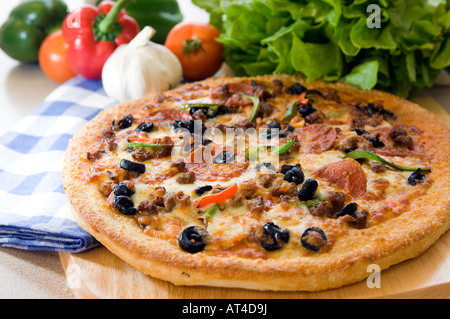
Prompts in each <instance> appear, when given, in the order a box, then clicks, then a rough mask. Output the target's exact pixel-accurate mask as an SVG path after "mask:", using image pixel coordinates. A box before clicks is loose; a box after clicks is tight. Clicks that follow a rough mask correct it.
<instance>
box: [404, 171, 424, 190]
mask: <svg viewBox="0 0 450 319" xmlns="http://www.w3.org/2000/svg"><path fill="white" fill-rule="evenodd" d="M425 178H426V176H425V174H424V173H423V171H422V170H421V169H420V168H418V169H417V170H415V171H414V172H413V173H412V174H411V175H410V176H409V177H408V184H410V185H413V186H414V185H416V184H417V182H419V183H422V182H423V181H425Z"/></svg>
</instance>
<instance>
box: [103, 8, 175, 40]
mask: <svg viewBox="0 0 450 319" xmlns="http://www.w3.org/2000/svg"><path fill="white" fill-rule="evenodd" d="M115 1H116V0H115ZM100 2H101V1H100ZM125 10H126V11H127V14H128V15H129V16H131V17H133V18H134V19H136V21H137V22H138V23H139V26H140V27H141V29H142V28H144V27H145V26H151V27H152V28H153V29H155V30H156V34H155V36H154V37H153V38H152V41H153V42H156V43H160V44H164V42H165V41H166V38H167V35H168V34H169V32H170V30H172V28H173V27H174V26H175V25H176V24H178V23H180V22H181V21H182V20H183V15H182V13H181V11H180V7H179V6H178V2H177V0H136V1H135V2H132V3H130V4H128V5H127V6H126V8H125Z"/></svg>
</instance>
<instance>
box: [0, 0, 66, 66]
mask: <svg viewBox="0 0 450 319" xmlns="http://www.w3.org/2000/svg"><path fill="white" fill-rule="evenodd" d="M67 12H68V9H67V5H66V4H65V3H64V1H62V0H31V1H26V2H23V3H21V4H19V5H18V6H17V7H15V8H14V9H13V10H12V11H11V13H10V15H9V17H8V20H7V21H6V22H5V23H4V24H3V25H2V27H1V28H0V48H1V49H2V50H3V51H4V52H5V53H6V54H7V55H8V56H9V57H11V58H12V59H15V60H18V61H22V62H37V61H38V59H39V48H40V46H41V44H42V42H43V41H44V39H45V38H46V37H47V35H49V34H50V33H52V32H53V31H55V30H56V29H58V28H60V27H61V23H62V22H63V20H64V18H65V17H66V15H67Z"/></svg>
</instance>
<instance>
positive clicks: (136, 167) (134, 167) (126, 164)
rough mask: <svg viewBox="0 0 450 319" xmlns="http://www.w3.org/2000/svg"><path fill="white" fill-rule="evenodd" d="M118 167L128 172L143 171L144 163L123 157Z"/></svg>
mask: <svg viewBox="0 0 450 319" xmlns="http://www.w3.org/2000/svg"><path fill="white" fill-rule="evenodd" d="M120 168H122V169H124V170H126V171H130V172H136V173H141V174H142V173H145V164H142V163H136V162H132V161H129V160H126V159H123V160H122V161H121V162H120Z"/></svg>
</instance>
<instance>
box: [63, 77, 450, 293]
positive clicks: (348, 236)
mask: <svg viewBox="0 0 450 319" xmlns="http://www.w3.org/2000/svg"><path fill="white" fill-rule="evenodd" d="M63 179H64V185H65V190H66V193H67V196H68V199H69V201H70V204H71V206H72V208H73V213H74V215H75V218H76V220H77V221H78V223H79V224H80V226H81V227H82V228H83V229H85V230H86V231H88V232H89V233H91V234H92V235H93V236H94V237H95V238H97V239H98V240H99V241H100V242H101V243H102V244H103V245H104V246H106V247H107V248H108V249H109V250H110V251H111V252H113V253H114V254H116V255H118V256H119V257H120V258H122V259H123V260H124V261H126V262H127V263H129V264H130V265H132V266H134V267H135V268H137V269H139V270H140V271H142V272H143V273H145V274H148V275H151V276H153V277H155V278H159V279H163V280H167V281H170V282H172V283H174V284H177V285H204V286H220V287H240V288H247V289H258V290H286V291H288V290H291V291H292V290H304V291H317V290H324V289H330V288H336V287H340V286H342V285H346V284H351V283H354V282H357V281H360V280H363V279H364V278H366V277H367V276H369V275H370V274H371V272H368V266H370V265H377V266H379V268H380V269H386V268H388V267H389V266H391V265H394V264H396V263H399V262H401V261H404V260H406V259H409V258H412V257H415V256H418V255H419V254H420V253H422V252H423V251H425V250H426V249H427V248H428V247H429V246H430V245H432V244H433V243H434V242H435V241H436V240H437V239H438V238H439V236H441V235H442V234H443V233H444V232H445V231H446V230H447V229H448V228H449V227H450V133H449V130H448V129H447V128H446V127H445V126H444V125H443V124H441V122H440V121H439V120H438V119H437V118H436V117H435V116H434V115H432V114H431V113H429V112H428V111H425V110H424V109H422V108H421V107H419V106H418V105H415V104H413V103H411V102H408V101H406V100H404V99H401V98H399V97H396V96H393V95H390V94H387V93H382V92H379V91H362V90H359V89H356V88H355V87H352V86H350V85H346V84H342V83H336V84H329V83H325V82H321V81H317V82H312V83H308V82H306V81H305V80H304V79H303V78H302V77H295V76H288V75H271V76H261V77H252V78H249V77H247V78H237V77H236V78H232V77H221V78H217V79H216V78H211V79H207V80H205V81H201V82H195V83H188V84H184V85H183V86H180V87H178V88H175V89H173V90H170V91H167V92H162V93H159V94H155V95H153V96H150V97H146V98H142V99H139V100H135V101H130V102H127V103H123V104H121V105H118V106H115V107H111V108H109V109H107V110H105V111H103V112H102V113H100V114H99V115H98V116H97V117H96V118H94V119H93V120H92V121H91V122H89V123H88V124H87V125H86V126H85V127H84V128H83V129H82V130H81V131H80V132H78V133H77V134H76V135H75V136H74V138H73V139H72V140H71V142H70V145H69V147H68V150H67V154H66V158H65V165H64V170H63Z"/></svg>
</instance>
